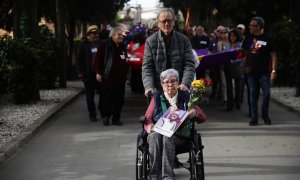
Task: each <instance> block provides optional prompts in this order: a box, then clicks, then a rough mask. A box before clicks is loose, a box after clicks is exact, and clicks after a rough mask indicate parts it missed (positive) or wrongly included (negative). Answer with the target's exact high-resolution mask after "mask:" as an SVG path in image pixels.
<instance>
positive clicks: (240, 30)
mask: <svg viewBox="0 0 300 180" xmlns="http://www.w3.org/2000/svg"><path fill="white" fill-rule="evenodd" d="M236 29H237V31H238V34H239V39H238V41H239V42H241V43H243V41H244V39H245V25H244V24H238V25H237V26H236Z"/></svg>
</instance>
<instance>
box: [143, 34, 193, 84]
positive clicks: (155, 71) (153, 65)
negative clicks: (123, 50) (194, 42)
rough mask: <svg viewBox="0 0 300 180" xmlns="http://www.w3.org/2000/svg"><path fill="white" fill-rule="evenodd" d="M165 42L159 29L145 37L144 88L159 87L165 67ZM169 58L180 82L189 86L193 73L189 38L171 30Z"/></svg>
mask: <svg viewBox="0 0 300 180" xmlns="http://www.w3.org/2000/svg"><path fill="white" fill-rule="evenodd" d="M166 49H167V48H166V44H165V41H164V38H163V36H162V34H161V31H158V32H156V33H155V34H153V35H151V36H150V37H148V38H147V40H146V43H145V51H144V61H143V65H142V78H143V84H144V87H145V89H149V88H154V87H155V88H158V89H160V88H161V85H160V73H161V72H163V71H164V70H166V69H167V52H166ZM169 50H170V52H169V54H170V55H169V58H170V60H171V68H173V69H176V70H177V71H178V73H179V78H180V79H179V80H180V82H181V83H182V84H185V85H187V86H190V84H191V82H192V81H193V78H194V74H195V62H194V59H193V58H194V56H193V52H192V46H191V43H190V41H189V39H188V38H187V37H186V36H185V35H183V34H181V33H179V32H176V31H174V30H173V34H172V36H171V42H170V49H169Z"/></svg>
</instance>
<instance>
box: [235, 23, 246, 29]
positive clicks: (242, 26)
mask: <svg viewBox="0 0 300 180" xmlns="http://www.w3.org/2000/svg"><path fill="white" fill-rule="evenodd" d="M236 28H242V29H245V25H244V24H239V25H237V26H236Z"/></svg>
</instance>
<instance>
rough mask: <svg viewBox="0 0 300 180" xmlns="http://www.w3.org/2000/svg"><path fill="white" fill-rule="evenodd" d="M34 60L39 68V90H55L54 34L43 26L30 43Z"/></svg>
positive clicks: (55, 48)
mask: <svg viewBox="0 0 300 180" xmlns="http://www.w3.org/2000/svg"><path fill="white" fill-rule="evenodd" d="M30 48H31V49H32V51H33V53H34V56H35V58H36V59H37V62H38V66H39V85H40V88H41V89H55V88H57V84H56V81H57V76H58V68H57V67H58V65H57V59H58V57H57V49H58V46H57V42H56V40H55V38H54V34H53V33H52V32H51V31H50V30H49V29H48V27H47V26H45V25H43V26H40V27H39V36H38V38H36V39H34V40H32V41H31V42H30Z"/></svg>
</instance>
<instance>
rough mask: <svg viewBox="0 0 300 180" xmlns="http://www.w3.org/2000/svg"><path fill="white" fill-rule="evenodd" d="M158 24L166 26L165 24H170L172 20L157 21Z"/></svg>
mask: <svg viewBox="0 0 300 180" xmlns="http://www.w3.org/2000/svg"><path fill="white" fill-rule="evenodd" d="M159 22H160V23H162V24H166V23H168V24H171V23H172V22H173V19H165V20H162V21H159Z"/></svg>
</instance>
